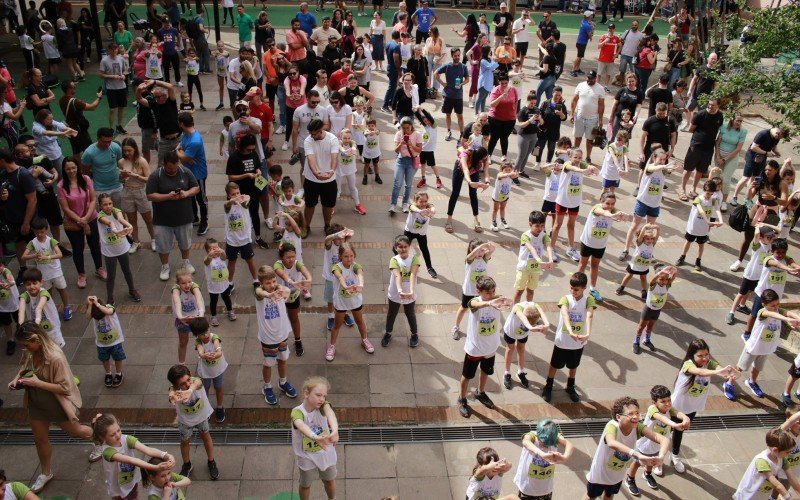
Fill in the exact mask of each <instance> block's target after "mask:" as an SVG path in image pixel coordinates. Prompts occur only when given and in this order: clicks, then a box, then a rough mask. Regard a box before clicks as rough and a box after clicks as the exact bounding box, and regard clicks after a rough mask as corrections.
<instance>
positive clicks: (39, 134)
mask: <svg viewBox="0 0 800 500" xmlns="http://www.w3.org/2000/svg"><path fill="white" fill-rule="evenodd" d="M31 132H32V133H33V137H34V138H35V139H36V147H37V148H38V149H39V153H41V154H43V155H45V156H46V157H47V159H48V160H50V163H52V164H53V167H54V168H55V169H56V172H58V176H59V177H61V162H63V161H64V153H63V152H61V146H59V144H58V138H59V137H75V136H77V135H78V132H77V131H76V130H74V129H71V128H69V127H67V126H66V125H65V124H64V123H62V122H60V121H57V120H55V119H54V118H53V113H51V112H50V111H49V110H47V109H42V110H39V112H37V113H36V117H35V120H34V121H33V126H32V127H31Z"/></svg>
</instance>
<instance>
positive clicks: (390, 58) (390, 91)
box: [381, 30, 402, 112]
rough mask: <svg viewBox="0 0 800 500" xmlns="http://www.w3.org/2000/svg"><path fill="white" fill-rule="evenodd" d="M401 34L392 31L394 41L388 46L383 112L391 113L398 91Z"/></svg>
mask: <svg viewBox="0 0 800 500" xmlns="http://www.w3.org/2000/svg"><path fill="white" fill-rule="evenodd" d="M399 41H400V32H399V31H397V30H393V31H392V39H391V40H389V43H387V44H386V79H387V80H388V83H387V85H386V94H385V95H384V96H383V108H381V109H382V110H383V111H387V112H388V111H389V108H390V106H391V105H392V99H394V93H395V92H396V91H397V80H398V78H399V73H400V66H401V64H402V58H401V57H400V43H399Z"/></svg>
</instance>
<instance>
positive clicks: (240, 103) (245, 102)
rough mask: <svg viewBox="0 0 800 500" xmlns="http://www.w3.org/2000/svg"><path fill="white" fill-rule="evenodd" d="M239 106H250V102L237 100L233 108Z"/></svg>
mask: <svg viewBox="0 0 800 500" xmlns="http://www.w3.org/2000/svg"><path fill="white" fill-rule="evenodd" d="M239 106H244V107H245V108H249V107H250V103H249V102H247V101H236V102H235V103H234V104H233V109H236V108H238V107H239Z"/></svg>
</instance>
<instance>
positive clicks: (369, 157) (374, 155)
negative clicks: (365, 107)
mask: <svg viewBox="0 0 800 500" xmlns="http://www.w3.org/2000/svg"><path fill="white" fill-rule="evenodd" d="M363 158H364V178H363V179H362V180H361V184H363V185H365V186H366V185H367V183H368V182H369V179H368V177H367V175H368V174H371V173H372V171H373V167H372V166H370V164H371V165H373V166H374V168H375V183H376V184H383V181H382V180H381V175H380V173H379V172H378V165H380V163H381V132H380V130H378V122H377V121H376V120H375V118H373V117H371V116H370V117H368V118H367V130H365V131H364V154H363Z"/></svg>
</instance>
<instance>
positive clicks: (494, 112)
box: [486, 84, 519, 121]
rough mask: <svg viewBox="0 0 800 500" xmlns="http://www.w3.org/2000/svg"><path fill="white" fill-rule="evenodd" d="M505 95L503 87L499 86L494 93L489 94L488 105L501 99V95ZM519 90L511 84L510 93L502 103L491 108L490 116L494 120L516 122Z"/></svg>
mask: <svg viewBox="0 0 800 500" xmlns="http://www.w3.org/2000/svg"><path fill="white" fill-rule="evenodd" d="M502 93H503V87H502V86H501V85H497V86H496V87H495V88H493V89H492V91H491V92H490V93H489V97H488V98H487V99H486V103H487V106H488V103H489V102H491V101H493V100H495V99H497V98H498V97H500V94H502ZM517 99H519V97H517V89H515V88H514V87H512V86H511V84H509V87H508V93H507V94H506V96H505V97H504V98H503V100H502V101H500V102H499V103H498V104H497V106H494V107H489V116H491V117H492V118H494V119H495V120H503V121H514V120H516V119H517Z"/></svg>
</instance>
